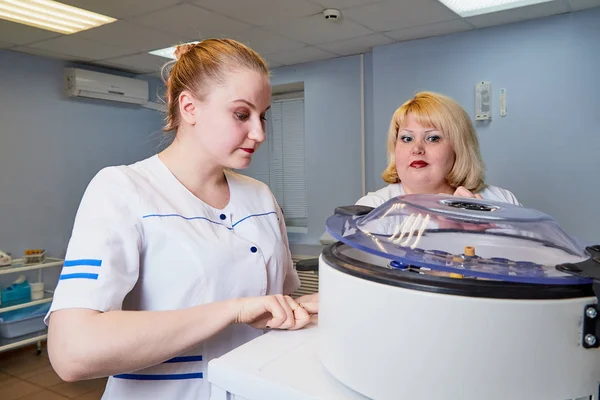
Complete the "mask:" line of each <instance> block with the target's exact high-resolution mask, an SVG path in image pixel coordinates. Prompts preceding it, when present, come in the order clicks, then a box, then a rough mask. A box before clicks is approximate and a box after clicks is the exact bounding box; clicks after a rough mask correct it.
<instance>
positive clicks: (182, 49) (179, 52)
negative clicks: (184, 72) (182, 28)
mask: <svg viewBox="0 0 600 400" xmlns="http://www.w3.org/2000/svg"><path fill="white" fill-rule="evenodd" d="M194 46H196V44H194V43H187V44H180V45H178V46H177V47H176V48H175V57H177V59H178V60H179V59H180V58H181V56H183V55H184V54H185V53H187V52H188V51H190V50H191V49H193V48H194Z"/></svg>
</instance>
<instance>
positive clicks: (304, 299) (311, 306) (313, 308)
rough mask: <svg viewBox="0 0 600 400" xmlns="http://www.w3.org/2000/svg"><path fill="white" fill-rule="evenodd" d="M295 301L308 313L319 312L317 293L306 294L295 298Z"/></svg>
mask: <svg viewBox="0 0 600 400" xmlns="http://www.w3.org/2000/svg"><path fill="white" fill-rule="evenodd" d="M296 302H297V303H298V304H299V305H300V306H301V307H302V308H304V309H305V310H306V311H308V313H309V314H318V313H319V293H314V294H307V295H304V296H301V297H298V298H297V299H296Z"/></svg>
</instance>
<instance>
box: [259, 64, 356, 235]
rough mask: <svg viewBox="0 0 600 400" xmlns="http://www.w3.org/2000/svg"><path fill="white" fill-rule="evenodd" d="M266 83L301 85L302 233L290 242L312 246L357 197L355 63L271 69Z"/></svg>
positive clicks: (303, 65) (304, 65)
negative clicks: (304, 218) (303, 155)
mask: <svg viewBox="0 0 600 400" xmlns="http://www.w3.org/2000/svg"><path fill="white" fill-rule="evenodd" d="M271 81H272V83H273V85H280V84H285V83H292V82H304V98H305V109H304V114H305V123H304V129H305V138H306V159H307V164H306V165H307V170H306V174H307V182H306V183H307V192H308V197H307V201H308V233H307V234H298V235H296V234H290V240H292V241H294V242H297V243H310V244H313V243H318V239H319V237H320V236H321V234H322V233H323V232H324V231H325V220H326V219H327V217H329V216H330V215H331V214H333V211H334V209H335V207H336V206H339V205H342V204H348V203H350V204H352V203H354V202H355V201H356V199H358V198H359V197H360V194H361V163H360V159H361V158H360V157H361V148H360V112H361V109H360V57H359V56H352V57H344V58H338V59H334V60H325V61H320V62H314V63H307V64H302V65H297V66H293V67H283V68H277V69H275V70H274V71H273V75H272V79H271ZM265 147H266V146H265ZM265 154H266V152H265ZM257 155H258V154H257ZM257 161H258V162H259V163H260V160H257V159H255V160H254V161H253V163H254V162H257Z"/></svg>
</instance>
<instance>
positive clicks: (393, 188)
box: [356, 183, 521, 208]
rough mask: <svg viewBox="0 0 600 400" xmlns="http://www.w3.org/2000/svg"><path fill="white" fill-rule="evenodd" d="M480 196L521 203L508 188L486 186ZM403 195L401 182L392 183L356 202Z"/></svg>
mask: <svg viewBox="0 0 600 400" xmlns="http://www.w3.org/2000/svg"><path fill="white" fill-rule="evenodd" d="M478 193H479V194H480V195H481V197H483V198H484V199H487V200H495V201H501V202H504V203H510V204H516V205H521V203H519V201H518V200H517V198H516V197H515V195H514V194H513V193H512V192H510V191H509V190H506V189H502V188H499V187H497V186H486V187H485V188H484V189H483V190H481V191H480V192H478ZM402 195H404V189H403V188H402V184H401V183H394V184H391V185H387V186H385V187H384V188H381V189H379V190H377V191H375V192H369V193H367V194H366V195H365V196H363V197H361V198H360V199H359V200H358V201H357V202H356V204H357V205H361V206H369V207H375V208H377V207H379V206H380V205H382V204H383V203H385V202H386V201H388V200H390V199H392V198H394V197H397V196H402Z"/></svg>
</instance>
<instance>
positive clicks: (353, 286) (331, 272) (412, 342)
mask: <svg viewBox="0 0 600 400" xmlns="http://www.w3.org/2000/svg"><path fill="white" fill-rule="evenodd" d="M345 251H346V255H348V256H349V257H350V258H353V259H357V260H362V261H364V262H367V263H371V264H375V265H382V264H383V265H385V260H383V259H381V258H379V257H376V256H372V255H369V254H367V253H364V252H361V251H359V250H356V249H354V248H350V247H348V248H347V249H345ZM319 291H320V304H319V331H320V332H319V334H320V335H319V341H320V342H319V350H318V354H319V359H320V361H321V362H322V363H323V365H324V367H325V368H326V369H327V370H328V371H329V373H331V374H332V375H333V376H334V377H335V378H336V379H337V380H339V381H340V382H341V383H343V384H344V385H346V386H348V387H349V388H351V389H352V390H354V391H356V392H358V393H361V394H362V395H364V396H366V397H368V398H372V399H378V400H397V399H410V400H434V399H460V400H481V399H486V400H571V399H577V400H579V399H581V400H583V399H586V400H588V399H594V400H598V399H599V398H600V397H599V394H598V386H599V381H600V351H599V350H597V349H585V348H584V347H583V346H582V344H581V342H582V323H583V317H584V316H583V314H584V307H585V306H586V305H588V304H595V303H596V302H597V300H596V298H595V297H585V298H575V299H562V300H511V299H491V298H482V297H467V296H458V295H448V294H441V293H432V292H426V291H420V290H414V289H407V288H402V287H398V286H392V285H387V284H383V283H378V282H373V281H370V280H366V279H362V278H358V277H355V276H352V275H350V274H348V273H345V272H342V271H340V270H338V269H336V268H333V267H332V266H331V265H329V263H328V262H327V261H325V259H324V258H323V255H321V258H320V260H319Z"/></svg>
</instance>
